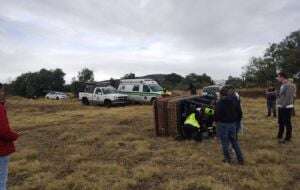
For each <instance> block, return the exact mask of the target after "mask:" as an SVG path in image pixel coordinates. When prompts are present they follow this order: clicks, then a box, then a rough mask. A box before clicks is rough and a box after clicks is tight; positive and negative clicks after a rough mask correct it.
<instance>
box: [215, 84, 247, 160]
mask: <svg viewBox="0 0 300 190" xmlns="http://www.w3.org/2000/svg"><path fill="white" fill-rule="evenodd" d="M228 94H229V89H228V87H226V86H224V87H223V88H222V89H221V91H220V96H221V98H220V100H219V101H218V102H217V105H216V113H215V120H216V122H217V131H218V136H219V138H220V141H221V146H222V150H223V154H224V160H223V161H224V162H226V163H231V161H232V158H231V156H230V153H229V145H230V144H231V145H232V148H233V149H234V151H235V153H236V156H237V160H238V163H239V164H241V165H242V164H244V157H243V154H242V151H241V149H240V145H239V142H238V139H237V135H236V133H237V130H236V123H237V122H238V121H240V120H241V119H242V115H243V113H242V109H241V106H240V104H239V103H238V102H237V101H236V100H234V99H233V98H232V97H231V96H229V95H228Z"/></svg>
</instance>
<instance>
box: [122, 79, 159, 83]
mask: <svg viewBox="0 0 300 190" xmlns="http://www.w3.org/2000/svg"><path fill="white" fill-rule="evenodd" d="M143 82H156V81H155V80H153V79H123V80H121V83H143Z"/></svg>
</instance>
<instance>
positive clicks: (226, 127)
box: [217, 122, 244, 161]
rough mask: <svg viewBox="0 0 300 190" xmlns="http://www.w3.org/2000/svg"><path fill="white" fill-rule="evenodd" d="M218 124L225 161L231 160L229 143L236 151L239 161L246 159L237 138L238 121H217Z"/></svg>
mask: <svg viewBox="0 0 300 190" xmlns="http://www.w3.org/2000/svg"><path fill="white" fill-rule="evenodd" d="M217 125H218V136H219V138H220V140H221V145H222V150H223V154H224V160H225V161H231V157H230V153H229V145H230V144H231V145H232V148H233V149H234V151H235V153H236V157H237V160H238V161H244V158H243V154H242V151H241V149H240V145H239V143H238V139H237V123H236V122H233V123H221V122H219V123H217Z"/></svg>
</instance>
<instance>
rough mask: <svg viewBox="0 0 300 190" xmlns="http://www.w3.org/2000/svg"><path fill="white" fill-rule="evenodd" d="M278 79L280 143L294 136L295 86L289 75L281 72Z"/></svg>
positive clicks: (278, 136)
mask: <svg viewBox="0 0 300 190" xmlns="http://www.w3.org/2000/svg"><path fill="white" fill-rule="evenodd" d="M277 80H278V81H279V82H280V83H281V87H280V92H279V97H278V99H277V107H278V126H279V127H278V135H277V138H278V140H279V143H286V142H289V141H290V140H291V138H292V123H291V115H292V112H293V108H294V95H295V88H294V86H293V85H292V84H291V83H290V82H289V80H288V78H287V75H286V74H285V73H284V72H280V73H278V75H277ZM285 129H286V135H285V138H284V139H282V137H283V133H284V130H285Z"/></svg>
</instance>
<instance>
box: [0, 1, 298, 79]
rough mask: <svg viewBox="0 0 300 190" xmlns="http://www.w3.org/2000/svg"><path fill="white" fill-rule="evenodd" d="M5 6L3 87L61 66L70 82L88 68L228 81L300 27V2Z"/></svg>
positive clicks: (1, 14)
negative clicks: (20, 76) (31, 73)
mask: <svg viewBox="0 0 300 190" xmlns="http://www.w3.org/2000/svg"><path fill="white" fill-rule="evenodd" d="M0 3H1V6H0V42H1V43H0V66H1V69H0V81H3V80H6V79H7V76H11V77H15V76H16V75H18V74H20V73H21V72H26V71H33V70H38V69H40V68H42V67H46V68H55V67H61V68H63V70H65V71H66V72H67V73H68V76H67V78H68V79H70V78H71V76H72V75H75V74H76V71H77V70H78V69H80V68H82V67H84V66H86V67H91V68H93V69H94V70H95V71H96V72H98V73H102V75H103V76H105V77H107V76H113V77H118V76H121V75H122V74H124V73H126V72H136V73H137V74H141V75H142V74H147V73H168V72H178V73H181V74H187V73H189V72H193V71H199V73H201V72H207V73H209V74H211V75H212V76H213V77H215V78H225V77H227V76H228V74H232V75H239V74H240V72H241V67H242V66H243V65H245V64H246V63H247V61H248V59H249V58H250V57H251V56H256V55H260V54H261V53H262V51H263V49H264V48H265V47H266V46H267V45H268V43H270V42H275V41H279V40H281V39H282V38H284V36H286V35H288V34H289V33H290V32H292V31H294V30H297V29H299V28H298V27H299V25H298V23H299V21H300V13H299V10H300V2H299V1H298V0H289V1H282V0H266V1H259V0H252V1H240V0H221V1H217V0H214V1H211V0H186V1H182V0H164V1H160V0H143V1H142V0H141V1H139V0H118V1H104V0H103V1H98V0H89V1H83V0H64V1H58V0H44V1H39V0H28V1H17V0H10V1H5V0H0ZM157 43H158V44H163V45H162V47H160V46H158V47H156V46H154V47H153V44H157ZM174 57H175V58H174ZM212 65H213V67H212ZM225 65H226V66H225ZM8 73H10V74H8ZM99 75H100V74H99ZM105 77H101V76H99V77H98V78H99V79H104V78H105Z"/></svg>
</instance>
